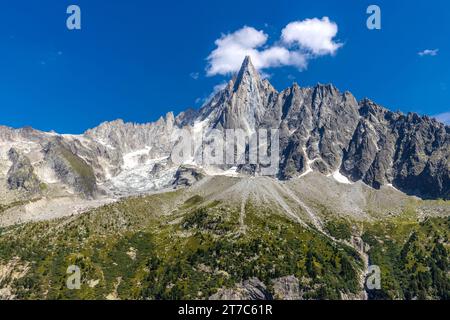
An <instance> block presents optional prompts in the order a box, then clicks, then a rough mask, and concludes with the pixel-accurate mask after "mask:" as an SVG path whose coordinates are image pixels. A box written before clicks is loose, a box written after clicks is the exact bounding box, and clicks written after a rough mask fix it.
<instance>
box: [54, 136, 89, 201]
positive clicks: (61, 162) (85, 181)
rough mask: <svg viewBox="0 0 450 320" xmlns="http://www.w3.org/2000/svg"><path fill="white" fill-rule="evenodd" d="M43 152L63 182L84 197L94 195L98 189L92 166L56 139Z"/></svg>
mask: <svg viewBox="0 0 450 320" xmlns="http://www.w3.org/2000/svg"><path fill="white" fill-rule="evenodd" d="M45 153H46V156H45V158H46V161H47V162H48V163H49V164H50V165H51V167H52V168H53V170H54V171H55V173H56V175H57V177H58V178H59V179H60V180H61V181H62V182H63V183H65V184H67V185H69V186H71V187H72V188H73V189H74V190H75V191H76V192H78V193H80V194H82V195H84V196H85V197H88V198H93V197H95V195H96V193H97V191H98V189H97V183H96V178H95V175H94V171H93V169H92V167H91V166H90V165H89V164H88V163H86V162H85V160H83V159H82V158H80V157H79V156H77V155H76V154H74V153H73V152H72V151H71V150H70V149H69V147H67V146H65V145H64V144H63V143H62V142H61V141H58V140H56V141H52V142H50V143H49V144H48V145H47V147H46V148H45Z"/></svg>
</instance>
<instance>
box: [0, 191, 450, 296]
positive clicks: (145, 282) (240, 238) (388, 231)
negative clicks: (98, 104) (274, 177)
mask: <svg viewBox="0 0 450 320" xmlns="http://www.w3.org/2000/svg"><path fill="white" fill-rule="evenodd" d="M182 192H183V191H180V190H178V191H174V192H169V193H163V194H158V195H152V196H143V197H135V198H129V199H126V200H123V201H121V202H118V203H114V204H109V205H106V206H104V207H101V208H97V209H95V210H92V211H90V212H89V213H86V214H83V215H80V216H77V217H71V218H64V219H59V220H55V221H45V222H38V223H30V224H26V225H20V226H14V227H8V228H4V229H3V230H1V231H2V233H0V265H6V264H7V263H8V262H9V261H11V260H12V259H14V258H16V257H17V258H18V259H19V261H20V264H21V265H22V266H28V272H27V273H26V274H25V276H23V277H21V278H19V279H16V280H12V281H11V283H10V286H11V287H12V288H13V289H14V291H13V293H14V294H15V295H16V296H17V297H18V298H26V299H29V298H34V299H104V298H106V297H109V298H120V299H199V298H200V299H202V298H207V297H209V296H210V295H212V294H214V293H215V292H217V290H218V289H219V288H223V287H228V288H233V287H234V286H235V285H236V284H237V283H239V282H241V281H243V280H246V279H249V278H252V277H257V278H258V279H260V280H261V281H262V282H264V283H265V284H266V285H267V287H268V290H272V288H271V282H272V280H273V279H277V278H279V277H284V276H288V275H294V276H295V277H296V278H297V279H299V282H300V290H301V292H303V298H305V299H340V298H342V295H343V294H345V295H347V296H352V295H356V294H358V293H360V291H361V288H360V282H359V274H360V272H361V271H362V268H363V263H362V260H361V258H360V256H359V254H358V253H357V252H356V251H355V250H354V249H353V248H352V247H350V246H347V245H345V244H342V243H337V242H335V241H333V240H332V239H331V238H330V237H328V236H326V235H324V234H322V233H320V232H318V231H315V230H314V229H311V228H305V227H303V226H301V225H300V224H297V223H294V222H293V221H292V220H290V219H288V218H287V217H286V216H285V215H283V214H282V213H280V212H277V211H274V210H273V209H270V208H261V207H257V206H255V205H254V204H251V203H247V205H246V207H245V217H244V219H243V220H244V221H243V222H244V224H245V228H242V226H241V225H240V219H239V217H240V214H241V213H240V206H236V207H233V206H232V205H230V204H225V203H223V202H218V201H214V202H208V201H207V200H205V199H204V198H202V197H201V196H194V197H191V198H189V199H188V200H185V201H182V202H181V203H182V204H181V205H180V206H177V207H175V203H176V201H175V199H179V196H180V194H182ZM168 204H172V205H173V206H174V207H173V208H172V209H170V210H169V211H171V214H169V215H166V214H163V212H164V211H163V210H162V208H163V207H164V208H166V207H167V205H168ZM166 209H167V208H166ZM328 217H331V216H328ZM351 224H352V223H351V221H348V220H344V219H341V218H338V219H336V220H331V218H330V220H329V221H327V223H326V225H325V229H326V231H327V232H328V233H329V234H330V235H332V236H333V237H334V238H338V239H342V240H349V238H350V237H351V235H352V228H351V227H350V226H351ZM243 230H245V231H243ZM449 230H450V228H449V219H448V218H433V219H427V220H425V221H423V222H421V223H419V222H417V221H416V220H415V219H413V217H412V216H410V215H407V214H405V215H404V216H402V217H399V218H395V219H390V220H385V221H378V222H374V223H366V224H365V225H364V234H363V239H364V242H365V243H367V244H369V245H370V250H369V252H368V253H369V256H370V260H371V261H370V262H371V264H377V265H379V266H380V267H381V271H382V289H381V290H377V291H371V292H370V298H372V299H380V298H387V299H397V298H406V299H413V298H424V299H436V298H440V299H448V297H449V276H448V232H449ZM69 265H77V266H79V267H80V268H81V272H82V286H81V290H69V289H67V288H66V279H67V277H68V275H67V274H66V271H67V267H68V266H69Z"/></svg>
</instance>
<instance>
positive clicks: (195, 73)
mask: <svg viewBox="0 0 450 320" xmlns="http://www.w3.org/2000/svg"><path fill="white" fill-rule="evenodd" d="M189 76H190V77H191V78H192V79H194V80H197V79H198V78H199V77H200V74H199V73H198V72H191V73H190V74H189Z"/></svg>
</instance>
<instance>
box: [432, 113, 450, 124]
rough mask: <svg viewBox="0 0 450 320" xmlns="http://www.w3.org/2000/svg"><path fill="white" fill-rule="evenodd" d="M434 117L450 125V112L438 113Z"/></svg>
mask: <svg viewBox="0 0 450 320" xmlns="http://www.w3.org/2000/svg"><path fill="white" fill-rule="evenodd" d="M434 118H436V119H437V120H439V121H441V122H443V123H445V124H448V125H450V112H444V113H441V114H437V115H435V116H434Z"/></svg>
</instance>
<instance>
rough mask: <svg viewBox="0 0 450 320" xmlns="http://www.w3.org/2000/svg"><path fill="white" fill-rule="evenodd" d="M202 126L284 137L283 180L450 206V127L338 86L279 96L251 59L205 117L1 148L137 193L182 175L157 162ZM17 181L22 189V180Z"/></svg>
mask: <svg viewBox="0 0 450 320" xmlns="http://www.w3.org/2000/svg"><path fill="white" fill-rule="evenodd" d="M200 127H201V129H202V130H207V129H211V128H214V129H218V130H224V129H242V130H244V131H245V132H246V133H247V134H248V135H253V134H255V132H257V130H258V129H261V128H262V129H268V130H270V129H279V135H280V165H279V173H278V175H277V178H279V179H283V180H288V179H291V178H294V177H298V176H300V175H302V174H305V173H309V172H311V171H315V172H320V173H322V174H324V175H331V174H335V173H336V172H337V171H339V172H340V173H341V174H342V175H344V176H346V177H347V178H348V179H349V180H350V181H359V180H361V181H363V182H364V183H366V184H367V185H369V186H371V187H374V188H380V187H381V186H382V185H386V184H392V185H393V186H395V187H396V188H397V189H400V190H401V191H404V192H406V193H408V194H413V195H418V196H421V197H423V198H444V199H450V127H448V126H445V125H444V124H442V123H439V122H438V121H436V120H434V119H430V118H429V117H426V116H425V117H420V116H418V115H417V114H408V115H404V114H402V113H399V112H391V111H389V110H387V109H385V108H383V107H381V106H379V105H377V104H375V103H374V102H372V101H370V100H368V99H364V100H362V101H360V102H357V101H356V99H355V97H354V96H353V95H352V94H351V93H349V92H344V93H342V92H340V91H339V90H338V89H336V88H335V87H334V86H333V85H322V84H318V85H316V86H315V87H312V88H302V87H300V86H298V85H297V84H293V85H292V86H291V87H290V88H287V89H285V90H283V91H281V92H278V91H277V90H275V89H274V88H273V87H272V85H271V84H270V83H269V81H268V80H266V79H262V78H261V76H260V75H259V74H258V72H257V71H256V69H255V68H254V67H253V65H252V62H251V60H250V58H246V59H245V61H244V63H243V65H242V68H241V70H240V71H239V73H238V74H237V75H236V76H235V77H234V78H233V79H232V80H230V82H229V83H228V85H227V86H226V87H225V88H224V89H223V90H221V91H220V92H218V93H217V94H215V95H214V96H213V97H212V98H211V100H210V101H209V102H207V103H206V104H205V105H204V106H203V107H202V108H201V109H200V110H199V111H198V112H197V111H195V110H187V111H185V112H182V113H181V114H180V115H178V116H176V117H175V116H174V115H173V114H172V113H168V114H167V115H166V117H165V118H160V119H159V120H158V121H156V122H154V123H148V124H134V123H124V122H123V121H122V120H117V121H112V122H105V123H102V124H101V125H99V126H98V127H96V128H93V129H91V130H88V131H87V132H86V133H85V134H83V135H78V136H73V135H72V136H70V135H57V134H55V133H45V132H40V131H37V130H34V129H31V128H23V129H17V130H14V129H10V128H7V127H1V126H0V146H1V145H2V144H5V145H10V144H12V143H15V144H18V145H19V146H21V145H22V149H23V150H27V149H28V146H29V144H32V145H33V146H34V148H35V149H36V148H37V149H40V150H41V152H42V153H43V154H44V156H45V158H44V161H45V162H46V163H47V164H49V165H50V167H51V168H52V170H53V171H55V173H56V175H57V176H58V178H59V180H60V181H61V182H62V183H63V184H66V185H69V186H71V187H72V188H74V189H75V190H76V191H77V192H79V193H81V194H84V195H85V196H88V197H92V196H94V195H95V194H96V192H97V189H99V187H98V185H100V184H101V185H103V186H108V185H109V184H111V183H109V182H111V181H113V180H114V179H115V178H116V177H118V176H120V179H121V180H120V181H119V182H120V185H123V186H127V185H128V184H132V183H133V181H137V180H138V181H142V180H145V179H153V177H154V175H152V174H149V172H151V171H154V170H156V169H158V168H159V170H160V171H162V173H164V174H168V172H176V171H177V169H178V167H177V166H176V165H175V164H173V163H170V162H169V163H168V164H165V165H164V167H162V166H160V165H156V166H155V168H154V169H152V167H150V165H149V163H150V162H151V161H153V162H151V163H152V165H153V164H154V163H155V162H156V164H158V161H160V160H158V159H167V158H168V157H170V155H171V152H172V150H173V147H174V145H175V144H176V143H177V141H179V140H178V139H177V136H178V133H179V132H180V130H181V129H187V130H189V131H190V132H194V133H195V132H197V131H198V129H199V128H200ZM22 149H21V150H20V151H23V150H22ZM0 151H1V149H0ZM35 151H36V150H35ZM24 155H25V156H26V155H27V154H26V153H24ZM64 155H65V156H64ZM137 157H138V158H139V161H137V164H135V163H134V162H133V161H134V160H133V161H131V162H130V161H129V160H130V159H135V158H137ZM127 159H128V162H127ZM192 164H193V165H195V163H192ZM198 165H200V164H198ZM30 166H31V164H30ZM25 167H27V165H25ZM139 169H142V170H139ZM222 169H223V168H222ZM225 169H226V168H225ZM126 170H129V174H127V172H126ZM165 170H166V171H165ZM259 170H260V168H259V166H257V165H241V166H239V167H238V171H239V172H240V173H242V174H248V175H258V173H259ZM182 171H183V170H181V171H180V172H179V173H178V174H179V175H180V174H181V173H183V172H182ZM164 174H161V175H164ZM182 175H184V173H183V174H182ZM173 179H175V180H176V177H174V176H173ZM173 179H164V181H166V180H167V181H173ZM182 180H183V179H182ZM188 180H189V179H188ZM183 181H184V180H183ZM11 182H12V184H13V185H16V184H17V183H16V182H18V180H17V179H16V180H14V178H13V179H12V180H11ZM44 182H45V181H44ZM185 182H189V181H185ZM18 183H19V184H20V183H21V182H18ZM189 183H190V182H189ZM113 185H114V183H113ZM149 185H150V184H149ZM158 185H162V184H158ZM130 190H133V188H130ZM122 191H123V190H122ZM121 193H123V192H121ZM123 194H128V193H127V192H125V193H123Z"/></svg>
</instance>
